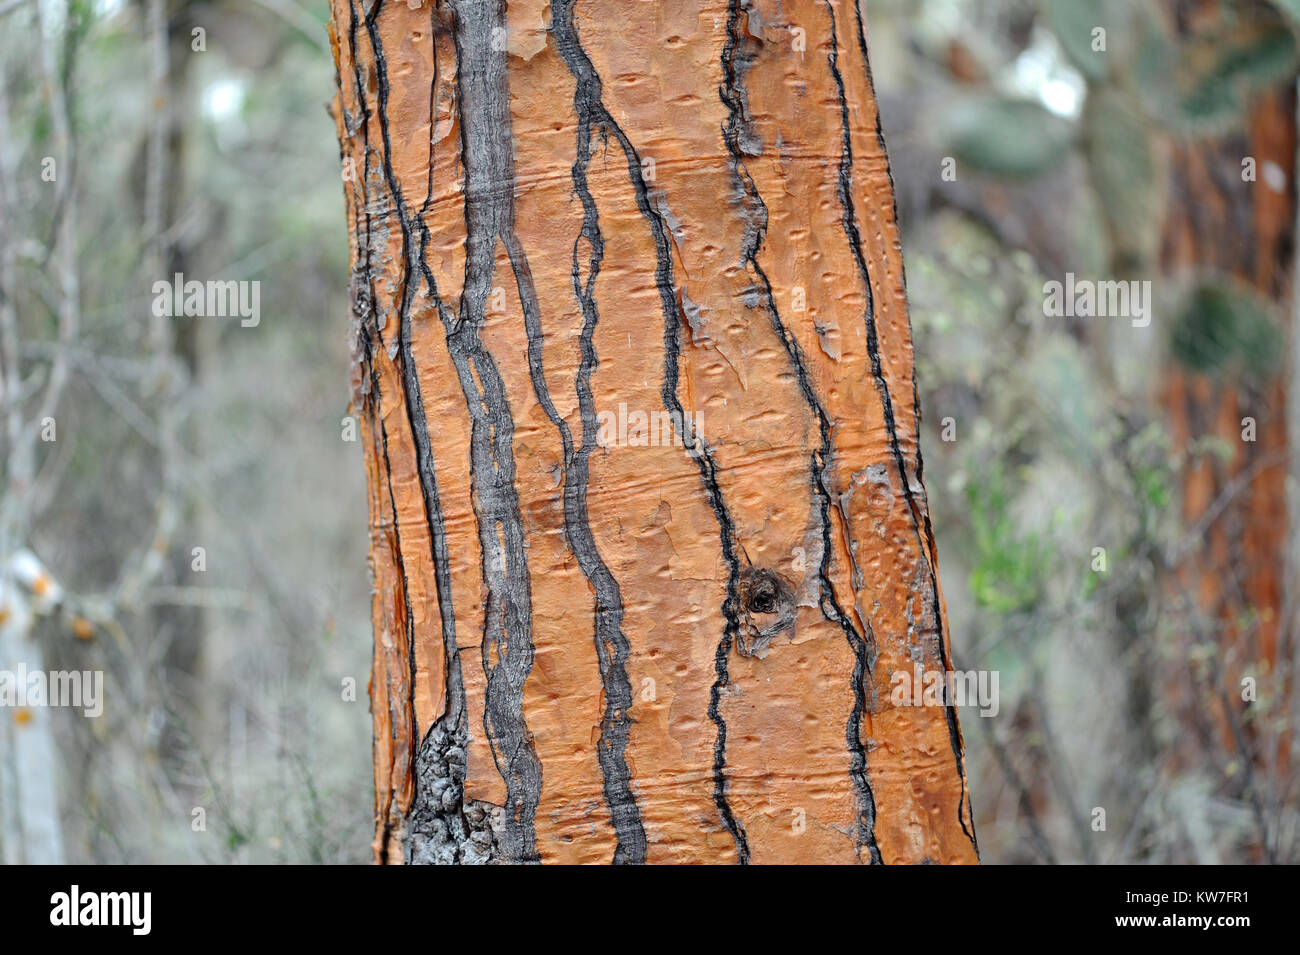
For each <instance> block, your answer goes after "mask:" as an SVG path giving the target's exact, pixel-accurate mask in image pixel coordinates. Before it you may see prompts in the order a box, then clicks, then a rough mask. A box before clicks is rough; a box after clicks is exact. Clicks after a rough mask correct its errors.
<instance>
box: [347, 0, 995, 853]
mask: <svg viewBox="0 0 1300 955" xmlns="http://www.w3.org/2000/svg"><path fill="white" fill-rule="evenodd" d="M333 34H334V44H335V53H336V58H337V64H338V76H339V90H338V98H337V102H336V109H335V116H336V119H337V121H338V131H339V139H340V142H341V145H342V159H343V163H344V171H345V183H344V186H345V192H346V196H347V208H348V214H349V217H350V226H351V233H352V259H353V276H352V302H353V308H354V333H355V374H354V386H355V393H354V406H355V408H356V409H357V412H358V414H359V416H360V418H361V420H362V422H363V431H364V434H365V443H366V463H367V468H368V471H369V488H370V518H371V533H372V547H371V562H372V572H373V575H374V607H373V617H374V630H375V658H374V673H373V680H372V700H373V710H374V717H375V777H376V794H377V795H376V807H375V810H376V826H377V829H376V838H375V853H376V858H377V860H378V861H380V862H400V861H407V862H533V861H544V862H575V863H576V862H601V863H608V862H616V863H641V862H651V863H657V862H741V863H745V862H755V863H758V862H863V863H867V862H882V861H883V862H974V861H976V859H977V852H976V845H975V839H974V832H973V824H972V822H971V809H970V799H969V794H968V792H967V789H966V783H965V771H964V766H963V757H962V741H961V734H960V730H959V728H958V725H957V714H956V711H955V709H954V708H952V707H945V706H935V707H915V708H913V707H897V706H894V705H892V704H891V701H890V690H891V676H892V675H893V674H894V673H895V672H898V671H904V672H906V673H908V674H909V675H910V674H911V673H912V672H913V666H914V663H919V664H920V665H921V666H922V667H924V668H926V669H931V670H943V669H946V668H947V667H948V659H949V650H948V640H947V633H946V624H945V615H944V608H943V598H942V594H941V592H940V589H939V582H938V577H937V573H936V561H935V549H934V542H933V536H932V533H931V529H930V525H929V519H928V514H927V506H926V498H925V490H924V486H923V484H922V479H921V460H920V454H919V450H918V447H917V430H918V428H917V425H918V413H919V412H918V408H917V401H916V389H915V383H914V378H913V356H912V344H911V336H910V329H909V323H908V314H907V303H906V296H905V290H904V275H903V264H902V257H901V253H900V249H899V242H898V229H897V224H896V222H895V212H894V202H893V189H892V183H891V179H890V173H889V168H888V162H887V158H886V155H885V150H884V144H883V142H882V140H881V137H880V133H879V126H878V122H877V113H876V106H875V98H874V95H873V91H872V88H871V81H870V72H869V66H868V63H867V49H866V28H865V24H864V23H863V21H862V19H861V15H860V12H859V10H858V9H857V7H856V5H855V4H854V3H852V2H842V0H833V2H789V0H782V2H778V0H758V2H743V3H742V2H740V0H734V2H730V3H729V2H727V0H681V2H673V3H655V2H641V0H638V2H620V3H614V2H595V0H593V2H586V3H573V2H568V0H553V2H550V3H547V2H544V0H521V2H515V3H510V4H509V8H508V10H507V4H506V3H505V2H504V0H478V2H471V0H460V2H454V0H453V2H442V3H437V4H430V3H429V2H427V0H426V2H423V3H421V2H416V0H410V2H397V3H394V2H392V0H386V2H385V0H378V2H375V3H372V4H364V3H362V2H361V0H334V3H333ZM620 406H622V408H621V409H620ZM620 412H621V413H622V416H623V417H625V418H626V419H627V420H628V422H629V423H628V425H627V428H626V435H625V438H623V439H619V440H610V439H611V438H613V437H615V436H616V435H615V434H613V433H612V432H615V431H616V428H615V427H614V426H613V425H612V423H611V422H613V421H615V420H617V418H618V417H619V416H620ZM668 420H675V421H676V422H677V423H678V425H677V427H676V429H675V431H674V429H673V428H672V427H671V426H669V427H668V428H665V427H664V426H663V423H664V422H665V421H668ZM688 420H689V425H688V424H687V421H688ZM643 425H648V426H649V428H648V430H649V431H651V432H653V433H651V434H647V433H646V432H645V431H643V430H642V426H643ZM674 434H676V435H677V437H674ZM656 439H658V440H656Z"/></svg>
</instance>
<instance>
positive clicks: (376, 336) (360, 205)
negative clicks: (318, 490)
mask: <svg viewBox="0 0 1300 955" xmlns="http://www.w3.org/2000/svg"><path fill="white" fill-rule="evenodd" d="M356 31H357V20H356V8H355V7H354V6H353V7H351V21H350V23H349V31H348V45H349V53H350V57H351V60H352V67H353V77H352V78H353V83H354V86H355V89H356V93H357V105H358V108H359V110H360V113H361V124H360V126H361V130H362V157H363V163H364V168H363V169H362V171H361V175H360V177H359V178H358V180H356V181H357V182H359V184H360V193H361V194H360V197H358V196H357V194H356V187H355V186H354V191H353V204H354V206H355V208H356V210H357V212H356V216H357V226H358V246H359V249H361V250H362V251H363V254H364V262H363V264H362V267H361V270H360V272H361V274H360V275H356V274H354V275H353V302H352V305H353V309H354V313H355V316H356V321H357V329H356V334H357V343H358V345H359V347H360V349H361V351H362V358H361V361H362V365H363V367H364V369H365V372H366V373H367V374H368V375H369V378H370V381H369V388H368V389H367V393H366V394H365V396H364V398H363V401H364V405H363V406H364V407H365V408H366V410H367V413H368V416H369V418H370V423H371V432H372V434H374V435H376V436H377V438H378V439H379V449H378V450H379V452H380V453H381V454H382V460H383V462H384V478H385V484H386V487H387V490H388V499H389V506H390V509H391V520H392V524H393V530H392V539H393V543H392V545H391V547H392V549H393V556H394V559H395V561H396V564H397V569H398V572H399V574H400V576H401V586H402V590H401V601H402V613H403V616H404V618H405V626H404V628H403V629H404V631H405V633H404V636H405V640H406V654H407V669H408V674H407V693H406V696H405V703H406V706H407V707H408V708H409V710H410V714H409V718H410V721H411V723H412V724H413V725H414V722H415V666H414V655H413V654H414V638H415V633H414V622H413V619H412V616H411V613H410V597H409V594H410V581H409V578H408V577H407V573H406V562H405V559H404V557H403V554H402V543H401V528H400V524H399V521H398V516H397V498H396V496H395V495H394V493H393V484H392V466H391V461H390V459H389V455H388V428H387V426H386V425H385V424H384V419H383V408H382V403H381V402H382V398H381V389H380V388H379V377H378V371H377V370H376V369H375V367H374V356H373V345H374V343H376V342H382V338H381V335H380V332H379V328H378V323H377V322H376V321H375V309H374V291H373V282H374V268H373V259H372V254H371V253H372V249H371V244H372V242H373V239H374V232H373V223H372V221H371V217H370V205H369V189H368V183H367V178H368V176H369V168H370V154H371V147H370V134H369V133H370V131H369V117H370V111H369V107H368V104H367V103H366V100H365V93H364V91H363V90H364V88H363V86H362V84H361V75H360V71H359V68H358V66H357V59H356V53H357V45H356V40H357V33H356ZM339 89H340V91H341V90H342V79H341V77H340V78H339ZM363 212H364V215H365V228H364V232H362V231H361V216H362V213H363ZM387 679H388V680H389V686H388V687H387V690H388V692H387V693H386V694H385V699H386V700H387V701H388V705H389V706H391V703H392V687H391V673H390V674H388V675H387ZM394 722H395V721H393V720H391V719H390V725H392V724H393V723H394ZM413 740H414V735H413V734H408V737H407V739H406V741H405V745H407V747H408V749H409V750H410V752H408V754H407V760H408V767H409V765H410V764H411V762H413V761H414V758H415V745H414V742H413ZM377 795H378V794H377ZM392 797H393V791H392V786H391V785H390V786H389V787H388V792H386V793H385V794H384V795H383V797H382V798H383V800H384V804H383V806H382V807H381V806H378V805H377V806H376V815H377V816H378V817H379V818H378V819H377V820H376V824H377V825H378V826H379V827H380V833H379V838H378V853H379V859H378V861H379V862H380V863H381V864H385V863H387V862H388V847H389V836H390V832H391V827H392V820H391V819H390V818H389V817H390V814H391V808H392Z"/></svg>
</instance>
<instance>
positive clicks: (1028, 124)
mask: <svg viewBox="0 0 1300 955" xmlns="http://www.w3.org/2000/svg"><path fill="white" fill-rule="evenodd" d="M1072 138H1073V129H1072V127H1071V124H1070V123H1068V122H1067V121H1065V120H1063V119H1062V118H1061V117H1059V116H1055V115H1053V114H1052V113H1050V112H1049V111H1048V110H1046V109H1045V108H1044V107H1043V106H1041V105H1040V104H1038V103H1036V102H1033V101H1031V100H1020V99H1006V98H1002V97H996V96H995V97H984V98H980V99H974V100H970V101H968V102H966V103H963V104H961V105H960V106H959V107H958V108H957V110H956V111H955V112H954V113H953V115H952V116H951V117H950V123H949V137H948V149H949V151H950V152H951V153H952V154H953V155H954V156H956V157H957V158H958V159H960V160H961V161H963V162H965V163H968V164H970V165H971V166H973V167H974V168H976V169H978V170H981V171H983V172H988V173H992V174H994V175H999V176H1009V177H1017V178H1029V177H1033V176H1037V175H1040V174H1041V173H1044V172H1046V171H1048V170H1049V169H1052V168H1053V167H1055V166H1056V165H1057V163H1058V162H1059V161H1060V160H1061V157H1062V156H1063V155H1064V153H1065V151H1066V150H1067V149H1068V148H1069V146H1070V143H1071V140H1072Z"/></svg>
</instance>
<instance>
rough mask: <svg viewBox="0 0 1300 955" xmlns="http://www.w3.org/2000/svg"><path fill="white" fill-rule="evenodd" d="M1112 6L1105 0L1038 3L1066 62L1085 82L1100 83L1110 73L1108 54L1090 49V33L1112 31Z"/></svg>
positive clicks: (1051, 0) (1113, 14)
mask: <svg viewBox="0 0 1300 955" xmlns="http://www.w3.org/2000/svg"><path fill="white" fill-rule="evenodd" d="M1113 6H1114V5H1113V3H1111V2H1108V0H1042V9H1043V19H1044V20H1045V21H1046V23H1047V26H1048V28H1049V29H1050V30H1051V31H1052V33H1054V34H1055V35H1056V39H1057V40H1058V41H1059V42H1060V44H1061V49H1062V50H1064V51H1065V55H1066V56H1067V57H1069V59H1070V62H1071V63H1072V64H1074V66H1075V67H1076V68H1077V69H1078V70H1079V72H1080V73H1082V74H1083V75H1084V76H1085V77H1087V78H1088V80H1089V81H1100V80H1104V79H1106V77H1107V76H1108V75H1109V73H1110V70H1111V59H1110V55H1109V52H1108V51H1098V50H1094V49H1093V31H1094V30H1095V29H1097V28H1098V27H1102V28H1103V29H1107V30H1109V29H1111V28H1112V24H1113V21H1114V20H1115V11H1114V10H1113Z"/></svg>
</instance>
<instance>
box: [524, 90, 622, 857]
mask: <svg viewBox="0 0 1300 955" xmlns="http://www.w3.org/2000/svg"><path fill="white" fill-rule="evenodd" d="M573 108H574V113H575V114H576V116H577V119H578V125H577V133H576V135H577V140H576V143H577V147H576V148H577V157H576V158H575V160H574V163H573V167H572V176H573V187H574V192H575V193H576V194H577V195H578V197H579V200H580V201H581V202H582V212H583V218H582V231H581V233H580V235H579V237H578V239H575V240H574V243H573V273H572V275H573V293H574V296H575V297H576V298H577V299H578V302H579V303H580V305H581V306H582V315H583V325H582V332H581V335H580V338H579V349H580V354H581V364H580V365H579V368H578V376H577V380H576V382H575V388H576V390H577V394H578V408H579V414H580V416H581V419H582V445H581V447H580V448H578V449H577V452H576V453H575V452H574V450H573V439H572V436H571V435H570V434H569V430H568V427H567V426H566V425H565V424H564V422H563V420H562V419H559V418H558V416H555V415H554V414H553V409H551V408H549V407H548V409H547V413H548V414H550V415H552V420H555V421H556V425H557V427H558V428H559V429H560V433H561V436H562V438H563V441H564V447H565V459H566V461H568V462H570V463H569V466H568V468H567V469H566V481H565V524H566V529H567V530H568V534H569V540H570V546H571V547H572V549H573V552H574V554H575V556H576V557H577V559H578V564H579V566H580V567H581V568H582V572H583V574H584V575H585V576H586V577H587V579H588V580H589V581H590V582H591V584H592V587H593V588H594V589H595V591H596V607H595V612H596V635H595V637H596V639H595V642H596V653H597V656H598V659H599V663H600V670H601V681H602V684H603V688H604V698H605V712H604V717H603V719H602V721H601V728H600V742H599V744H598V749H597V758H598V759H599V761H600V767H601V773H602V775H603V776H604V781H605V801H606V803H607V804H608V805H609V811H610V816H611V819H612V821H613V824H614V830H615V832H616V834H617V836H618V850H617V852H616V853H615V856H614V861H615V863H630V864H641V863H644V862H645V853H646V838H645V829H644V827H643V826H642V823H641V813H640V810H639V809H638V808H637V804H636V799H635V797H634V796H633V794H632V791H631V772H630V770H629V768H628V765H627V759H626V755H625V754H626V751H627V743H628V735H629V732H630V730H631V723H632V718H631V714H630V709H631V706H632V685H631V681H630V680H629V678H628V673H627V659H628V656H629V652H630V648H629V646H628V641H627V637H626V636H625V635H624V634H623V629H622V622H623V597H622V593H621V591H620V589H619V586H618V583H617V581H616V580H615V579H614V577H613V575H612V574H611V573H610V571H609V568H608V567H607V566H606V564H605V562H604V560H603V559H602V558H601V556H600V553H599V551H598V549H597V547H596V542H595V539H594V537H593V535H592V531H591V524H590V520H589V517H588V513H587V488H588V485H589V482H590V473H589V468H588V462H589V459H590V456H591V452H592V450H593V449H594V448H595V446H596V414H595V407H594V404H593V400H592V392H591V376H592V373H593V372H594V371H595V369H596V368H597V367H598V366H599V363H600V360H599V358H598V357H597V355H596V347H595V341H594V336H595V331H596V324H597V322H598V321H599V319H600V314H599V310H598V308H597V305H596V294H595V288H596V279H597V277H598V276H599V274H600V267H601V263H602V261H603V260H604V255H605V242H604V239H603V238H602V236H601V232H600V220H599V213H598V210H597V208H596V202H595V199H594V198H593V197H592V195H591V190H590V188H589V186H588V182H587V166H588V165H589V164H590V162H591V138H592V136H593V115H592V109H591V106H590V104H589V103H588V102H587V101H586V100H585V99H584V97H583V91H582V89H581V88H580V87H576V86H575V89H574V97H573ZM584 238H585V239H586V240H587V242H588V243H589V245H590V246H591V253H590V255H589V256H588V260H587V281H586V284H585V285H584V284H583V282H582V279H581V263H580V260H579V248H580V245H581V240H582V239H584ZM531 345H532V339H531V337H530V347H531ZM538 351H539V352H540V344H539V346H538ZM537 367H538V370H539V372H540V367H541V361H540V354H539V356H538V361H537Z"/></svg>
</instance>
